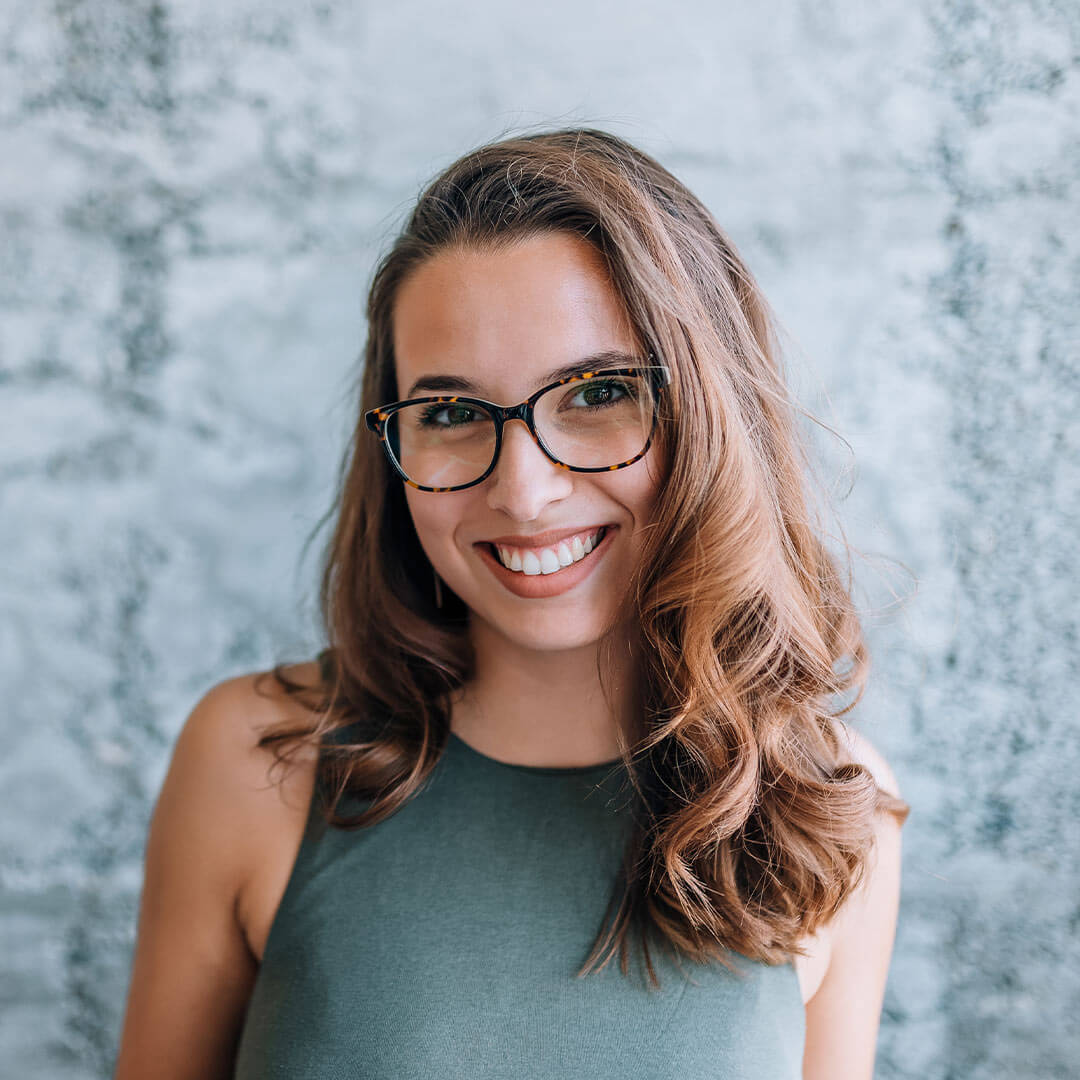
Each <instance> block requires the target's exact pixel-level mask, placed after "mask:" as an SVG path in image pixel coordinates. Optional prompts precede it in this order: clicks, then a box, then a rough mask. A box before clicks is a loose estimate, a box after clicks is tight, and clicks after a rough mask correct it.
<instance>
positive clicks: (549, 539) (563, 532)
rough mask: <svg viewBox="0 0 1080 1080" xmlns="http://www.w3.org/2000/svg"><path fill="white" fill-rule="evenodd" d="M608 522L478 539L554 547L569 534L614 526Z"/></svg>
mask: <svg viewBox="0 0 1080 1080" xmlns="http://www.w3.org/2000/svg"><path fill="white" fill-rule="evenodd" d="M613 527H614V526H612V525H610V524H609V523H608V522H603V523H602V524H600V525H582V526H580V527H576V528H575V527H570V528H566V529H549V530H548V531H547V532H542V533H534V534H533V535H532V536H494V537H492V538H491V539H490V540H481V541H478V542H479V543H482V544H501V545H502V546H503V547H523V548H543V547H553V546H554V545H555V544H557V543H558V542H559V541H560V540H565V539H566V538H567V537H568V536H578V535H580V534H581V533H594V532H596V531H597V530H599V529H604V528H608V529H610V528H613Z"/></svg>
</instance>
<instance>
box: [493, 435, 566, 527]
mask: <svg viewBox="0 0 1080 1080" xmlns="http://www.w3.org/2000/svg"><path fill="white" fill-rule="evenodd" d="M488 484H489V485H490V486H489V488H488V495H487V500H488V506H490V507H491V508H492V509H493V510H501V511H503V513H505V514H506V515H507V516H508V517H511V518H513V519H514V520H515V521H534V520H535V519H536V518H538V517H539V516H540V515H541V514H542V513H543V510H544V507H545V506H547V504H548V503H550V502H556V501H558V500H559V499H564V498H566V496H567V495H569V494H570V493H571V492H572V491H573V490H574V480H573V476H572V475H571V473H570V470H569V469H563V468H561V467H560V466H558V465H556V464H555V462H554V461H552V460H551V458H549V457H548V456H547V454H545V453H544V451H543V450H541V449H540V446H539V444H538V443H537V442H536V440H535V439H534V438H533V434H532V432H531V431H530V430H529V427H528V425H527V424H526V423H525V421H524V420H517V421H516V422H515V421H514V420H509V421H507V423H506V424H505V425H504V427H503V434H502V446H501V448H500V449H499V460H498V461H497V462H495V469H494V471H493V472H492V474H491V476H489V477H488Z"/></svg>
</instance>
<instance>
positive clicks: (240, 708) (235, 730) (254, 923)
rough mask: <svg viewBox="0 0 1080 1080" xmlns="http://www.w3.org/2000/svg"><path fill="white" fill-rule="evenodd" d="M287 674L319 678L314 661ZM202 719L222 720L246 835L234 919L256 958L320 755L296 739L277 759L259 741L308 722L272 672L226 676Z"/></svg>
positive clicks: (305, 681) (306, 680)
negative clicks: (280, 759) (271, 732)
mask: <svg viewBox="0 0 1080 1080" xmlns="http://www.w3.org/2000/svg"><path fill="white" fill-rule="evenodd" d="M285 674H286V675H287V676H288V677H289V678H290V679H291V680H293V681H294V682H297V683H300V684H301V685H303V686H308V687H315V686H317V685H318V682H319V666H318V663H317V662H315V661H311V662H308V663H303V664H295V665H291V666H289V667H288V668H286V669H285ZM201 704H202V705H203V706H204V707H205V708H206V710H207V713H208V716H207V719H206V724H207V726H208V727H213V726H214V725H215V724H217V725H220V730H219V731H218V732H217V733H216V734H210V735H208V738H210V739H219V740H221V743H222V744H223V745H222V746H221V751H222V753H223V755H224V756H226V757H227V758H228V759H229V760H230V761H231V763H232V764H231V770H232V776H231V780H232V782H233V792H234V805H233V810H234V822H235V824H236V826H237V828H238V829H239V830H240V832H241V834H242V835H243V836H244V838H245V842H244V853H243V857H242V859H240V860H239V862H238V865H237V886H236V904H235V910H236V917H237V920H238V922H239V923H240V926H241V929H242V931H243V933H244V937H245V940H246V941H247V944H248V947H249V949H250V950H251V953H252V955H253V956H254V958H255V959H256V961H261V959H262V954H263V949H264V948H265V945H266V938H267V936H268V935H269V931H270V925H271V923H272V922H273V918H274V914H275V912H276V910H277V906H278V903H279V901H280V899H281V896H282V895H283V893H284V891H285V885H286V883H287V882H288V878H289V874H290V872H291V869H292V865H293V862H294V861H295V858H296V854H297V852H298V851H299V848H300V842H301V838H302V836H303V832H304V825H305V823H306V820H307V814H308V809H309V807H310V803H311V797H312V794H313V791H314V785H315V767H316V765H317V753H316V751H315V750H314V748H312V747H310V746H304V745H300V744H297V745H295V749H293V750H291V751H290V754H289V758H288V761H287V762H286V763H280V764H279V763H277V762H276V758H275V755H274V751H273V749H272V748H271V747H269V746H260V745H259V740H260V739H261V738H262V736H263V735H264V734H265V733H266V732H267V731H268V730H270V729H272V728H277V727H279V726H281V725H282V724H288V725H289V726H297V727H299V726H302V725H305V724H309V723H310V722H311V720H312V717H311V715H310V713H309V711H308V710H307V709H306V708H305V706H304V705H302V704H301V703H300V702H299V701H297V700H296V699H295V698H293V697H290V696H289V695H287V694H286V693H285V692H284V690H283V689H282V688H281V687H280V686H279V685H278V683H277V681H276V680H275V679H274V678H273V676H272V673H270V672H254V673H250V674H246V675H240V676H237V677H235V678H232V679H228V680H226V681H224V682H222V683H219V684H218V685H217V686H215V687H213V689H212V690H210V692H209V693H208V694H207V696H206V698H204V700H203V702H202V703H201Z"/></svg>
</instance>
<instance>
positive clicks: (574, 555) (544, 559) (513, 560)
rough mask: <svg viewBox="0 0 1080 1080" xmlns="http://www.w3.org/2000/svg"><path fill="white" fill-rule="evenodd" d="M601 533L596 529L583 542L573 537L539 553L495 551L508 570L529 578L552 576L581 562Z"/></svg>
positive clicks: (500, 549) (526, 550)
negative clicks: (541, 575)
mask: <svg viewBox="0 0 1080 1080" xmlns="http://www.w3.org/2000/svg"><path fill="white" fill-rule="evenodd" d="M603 531H604V530H603V529H597V530H596V532H594V533H591V534H589V535H588V536H586V537H585V539H584V541H583V540H582V539H581V537H580V536H575V537H573V538H572V539H571V540H570V541H569V542H567V541H566V540H560V541H559V543H558V545H557V546H556V547H554V548H543V549H541V550H540V551H539V552H537V551H532V550H529V549H524V550H519V549H518V548H507V547H500V546H498V545H496V546H495V550H496V551H497V552H498V553H499V561H500V562H501V563H502V564H503V566H505V567H506V568H507V569H508V570H514V571H516V572H518V573H522V574H528V575H529V576H530V577H535V576H536V575H537V574H554V573H556V572H557V571H559V570H561V569H562V568H563V567H564V566H572V565H573V564H574V563H576V562H581V560H582V559H584V558H585V556H586V555H588V554H589V552H590V551H592V550H593V548H594V547H596V545H597V544H598V543H599V542H600V537H601V536H602V535H603Z"/></svg>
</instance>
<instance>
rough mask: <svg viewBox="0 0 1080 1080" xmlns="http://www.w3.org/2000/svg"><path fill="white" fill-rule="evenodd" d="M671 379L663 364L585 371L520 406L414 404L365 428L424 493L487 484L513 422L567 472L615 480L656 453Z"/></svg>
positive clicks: (470, 401) (384, 409) (454, 400)
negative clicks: (609, 475)
mask: <svg viewBox="0 0 1080 1080" xmlns="http://www.w3.org/2000/svg"><path fill="white" fill-rule="evenodd" d="M646 359H649V360H653V359H655V356H654V355H653V354H652V353H649V354H648V356H647V357H646ZM670 379H671V373H670V371H669V370H668V368H666V367H665V366H664V365H663V364H643V365H641V366H639V367H620V368H606V369H604V370H602V371H583V372H581V374H579V375H573V376H570V377H569V378H565V379H560V380H559V381H558V382H554V383H551V384H549V385H548V386H544V387H541V389H539V390H537V391H536V393H535V394H533V395H532V396H531V397H530V398H529V399H528V400H527V401H523V402H521V404H520V405H508V406H505V407H504V406H502V405H496V404H494V403H493V402H491V401H484V400H483V399H482V398H470V397H460V396H459V395H454V396H452V397H448V396H440V397H422V398H410V399H409V400H408V401H395V402H394V403H393V404H392V405H382V406H380V407H379V408H377V409H371V410H369V411H368V412H366V413H364V420H365V422H366V423H367V426H368V427H369V428H370V429H371V431H373V432H374V433H375V434H376V435H378V436H379V440H380V441H381V443H382V446H383V450H385V451H386V456H387V457H388V458H389V459H390V464H391V465H392V466H393V467H394V469H395V471H396V472H397V474H398V475H399V476H400V477H401V478H402V480H404V481H405V483H407V484H410V485H411V486H412V487H414V488H418V489H419V490H420V491H440V492H441V491H461V490H462V488H468V487H472V486H473V485H474V484H479V483H480V482H481V481H482V480H484V479H486V478H487V477H488V476H489V475H490V474H491V472H492V470H493V469H494V468H495V463H496V462H497V461H498V459H499V449H500V447H501V446H502V435H503V426H504V425H505V424H506V423H507V422H508V421H510V420H523V421H524V422H525V424H526V426H527V427H528V429H529V431H530V432H531V433H532V436H533V438H534V439H535V440H536V443H537V445H538V446H539V447H540V449H541V450H543V452H544V453H545V454H546V455H547V456H548V457H549V458H550V459H551V460H552V461H553V462H554V463H555V464H556V465H558V466H559V467H560V468H563V469H569V470H570V471H571V472H610V471H613V470H615V469H625V468H626V466H627V465H633V464H634V462H635V461H637V460H638V459H639V458H640V457H641V456H642V455H643V454H644V453H645V451H646V450H648V449H649V446H650V444H651V442H652V436H653V431H654V430H655V428H656V421H657V415H658V409H657V406H658V404H659V398H660V394H661V392H662V390H663V388H664V387H665V386H666V385H667V384H668V383H669V382H670Z"/></svg>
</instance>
